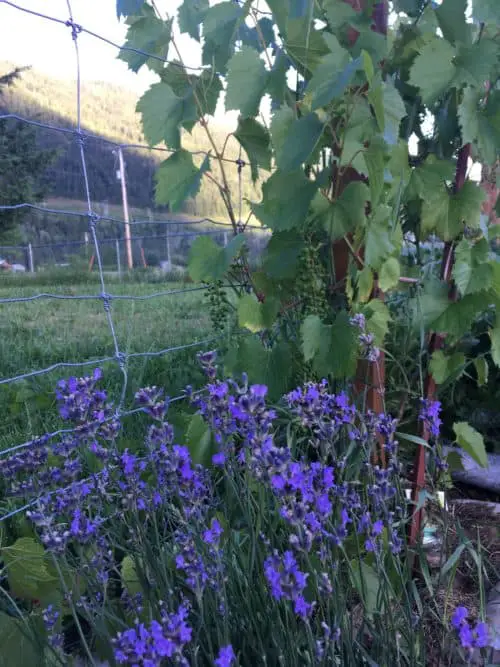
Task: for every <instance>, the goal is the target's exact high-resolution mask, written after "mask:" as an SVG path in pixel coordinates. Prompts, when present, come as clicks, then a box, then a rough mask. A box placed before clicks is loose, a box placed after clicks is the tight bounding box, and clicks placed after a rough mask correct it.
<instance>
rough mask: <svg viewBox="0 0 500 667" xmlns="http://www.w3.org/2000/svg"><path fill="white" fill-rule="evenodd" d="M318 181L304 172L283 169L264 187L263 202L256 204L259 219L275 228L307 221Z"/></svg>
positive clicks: (289, 227) (277, 229)
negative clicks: (287, 171) (285, 171)
mask: <svg viewBox="0 0 500 667" xmlns="http://www.w3.org/2000/svg"><path fill="white" fill-rule="evenodd" d="M317 187H318V185H317V183H316V182H315V181H310V180H309V179H307V178H306V177H305V176H304V174H303V172H302V171H295V172H289V173H284V172H282V171H280V170H279V169H278V170H276V171H275V172H274V174H272V176H270V178H268V179H267V181H266V182H265V183H264V184H263V186H262V195H263V196H262V202H261V203H260V204H255V203H253V204H252V211H253V212H254V213H255V215H256V216H257V218H258V219H259V220H260V221H261V222H262V223H263V224H264V225H266V226H267V227H270V228H271V229H273V230H274V231H280V230H284V229H292V228H293V227H300V226H301V225H303V224H304V221H305V219H306V216H307V211H308V209H309V204H310V203H311V200H312V198H313V197H314V195H315V193H316V190H317Z"/></svg>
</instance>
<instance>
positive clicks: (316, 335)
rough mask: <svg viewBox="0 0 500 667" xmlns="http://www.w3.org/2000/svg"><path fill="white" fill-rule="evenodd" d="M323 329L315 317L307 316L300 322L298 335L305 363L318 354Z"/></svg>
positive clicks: (319, 320)
mask: <svg viewBox="0 0 500 667" xmlns="http://www.w3.org/2000/svg"><path fill="white" fill-rule="evenodd" d="M324 328H325V325H324V324H323V322H322V321H321V319H320V318H319V317H318V316H317V315H308V316H307V317H306V319H305V320H304V321H303V322H302V326H301V327H300V333H301V337H302V352H303V354H304V359H305V361H311V359H313V358H314V357H315V356H316V355H317V354H318V352H319V350H320V348H321V345H322V338H323V335H324Z"/></svg>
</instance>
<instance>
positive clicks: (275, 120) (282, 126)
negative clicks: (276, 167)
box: [270, 106, 296, 156]
mask: <svg viewBox="0 0 500 667" xmlns="http://www.w3.org/2000/svg"><path fill="white" fill-rule="evenodd" d="M295 120H296V115H295V112H294V111H293V109H291V108H290V107H286V106H282V107H280V108H279V109H277V110H276V111H275V112H274V114H273V117H272V119H271V128H270V130H271V140H272V144H273V147H274V152H275V153H276V155H277V156H278V155H280V154H281V151H282V149H283V146H284V144H285V141H286V139H287V137H288V136H289V134H290V128H291V127H292V125H293V123H294V121H295Z"/></svg>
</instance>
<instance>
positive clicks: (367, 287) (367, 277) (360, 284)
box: [357, 266, 373, 303]
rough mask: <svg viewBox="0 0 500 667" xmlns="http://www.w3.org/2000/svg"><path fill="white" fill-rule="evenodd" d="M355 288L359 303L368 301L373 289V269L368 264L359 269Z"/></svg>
mask: <svg viewBox="0 0 500 667" xmlns="http://www.w3.org/2000/svg"><path fill="white" fill-rule="evenodd" d="M357 288H358V294H357V297H358V301H359V302H360V303H365V302H366V301H368V299H369V298H370V296H371V294H372V290H373V271H372V270H371V268H370V267H369V266H365V267H364V268H363V269H362V270H361V271H359V273H358V281H357Z"/></svg>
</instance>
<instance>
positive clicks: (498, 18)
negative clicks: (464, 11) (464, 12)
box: [472, 0, 500, 26]
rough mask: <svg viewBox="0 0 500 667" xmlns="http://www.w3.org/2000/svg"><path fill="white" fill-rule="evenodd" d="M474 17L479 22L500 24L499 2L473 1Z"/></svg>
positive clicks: (494, 0) (492, 0)
mask: <svg viewBox="0 0 500 667" xmlns="http://www.w3.org/2000/svg"><path fill="white" fill-rule="evenodd" d="M472 15H473V16H474V18H475V19H476V20H477V21H478V22H479V23H481V22H484V23H489V22H491V23H493V24H495V25H497V26H498V24H499V23H500V5H499V4H498V1H497V0H472Z"/></svg>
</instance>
